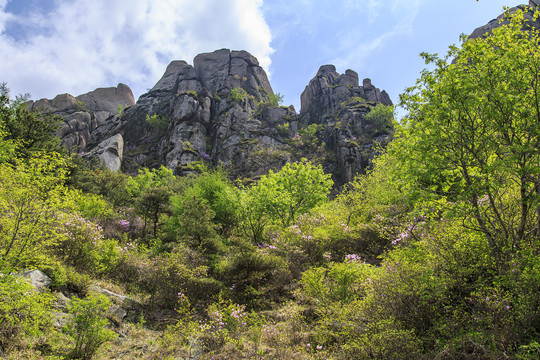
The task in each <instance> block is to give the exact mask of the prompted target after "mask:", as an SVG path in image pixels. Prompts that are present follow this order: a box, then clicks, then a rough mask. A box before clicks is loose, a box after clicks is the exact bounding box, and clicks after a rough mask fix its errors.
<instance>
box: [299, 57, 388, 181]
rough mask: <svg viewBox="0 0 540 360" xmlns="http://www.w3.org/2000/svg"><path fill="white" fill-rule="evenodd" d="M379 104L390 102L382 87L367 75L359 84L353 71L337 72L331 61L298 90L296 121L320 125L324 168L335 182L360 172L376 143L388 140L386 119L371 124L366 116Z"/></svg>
mask: <svg viewBox="0 0 540 360" xmlns="http://www.w3.org/2000/svg"><path fill="white" fill-rule="evenodd" d="M379 104H380V105H386V106H388V105H392V101H391V100H390V97H389V96H388V94H387V93H386V91H384V90H383V91H380V90H379V89H378V88H377V87H375V86H373V84H372V83H371V80H370V79H364V80H363V81H362V85H359V77H358V74H357V73H356V72H355V71H353V70H346V71H345V73H344V74H339V73H338V72H337V71H336V68H335V66H334V65H323V66H321V67H320V68H319V71H318V72H317V74H316V75H315V77H314V78H313V79H312V80H311V81H310V82H309V84H308V86H307V87H306V89H305V90H304V92H303V93H302V96H301V111H300V122H301V123H302V124H307V125H309V124H317V126H319V127H320V132H319V139H320V142H321V143H322V144H324V147H325V148H326V150H327V152H330V155H331V156H328V159H327V160H326V161H325V169H326V171H327V172H330V173H332V174H333V175H334V176H333V177H334V182H335V183H337V184H344V183H347V182H349V181H351V180H352V179H353V178H354V177H355V176H356V175H357V174H359V173H362V172H364V171H365V169H366V168H367V167H368V166H369V165H370V163H371V161H372V159H373V158H374V157H375V156H376V155H377V154H378V150H377V149H378V148H379V146H386V145H387V144H388V142H389V141H390V139H391V136H392V133H393V129H392V124H391V122H390V119H386V120H385V121H383V122H382V123H378V124H375V123H373V121H372V120H370V119H369V117H368V116H367V115H368V114H369V113H370V112H371V111H372V110H373V109H374V108H375V107H377V106H378V105H379Z"/></svg>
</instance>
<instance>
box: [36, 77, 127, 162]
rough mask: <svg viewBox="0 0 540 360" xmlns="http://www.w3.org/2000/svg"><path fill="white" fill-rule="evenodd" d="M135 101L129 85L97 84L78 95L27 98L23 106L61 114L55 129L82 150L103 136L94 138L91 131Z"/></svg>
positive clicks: (65, 142)
mask: <svg viewBox="0 0 540 360" xmlns="http://www.w3.org/2000/svg"><path fill="white" fill-rule="evenodd" d="M134 104H135V99H134V97H133V93H132V92H131V89H130V88H129V87H128V86H127V85H124V84H118V86H117V87H111V88H99V89H96V90H94V91H92V92H89V93H87V94H83V95H79V96H77V97H74V96H72V95H70V94H61V95H58V96H56V97H55V98H54V99H52V100H48V99H41V100H38V101H35V102H34V101H30V102H28V103H27V104H26V106H27V108H28V109H29V110H32V111H40V112H45V113H50V114H54V115H58V116H60V117H62V118H63V119H64V122H63V124H62V126H61V128H60V130H59V131H58V133H57V136H58V137H59V138H60V139H61V140H62V144H63V145H64V146H65V147H66V148H68V149H70V150H72V151H78V152H84V151H85V150H86V148H87V144H89V143H94V142H96V141H97V142H101V141H103V140H105V139H103V138H98V139H97V140H94V139H93V133H94V131H95V130H96V129H97V128H98V127H99V126H100V125H103V124H105V123H111V122H114V121H115V120H114V117H117V116H118V115H119V113H121V112H122V111H123V109H124V108H127V107H129V106H132V105H134Z"/></svg>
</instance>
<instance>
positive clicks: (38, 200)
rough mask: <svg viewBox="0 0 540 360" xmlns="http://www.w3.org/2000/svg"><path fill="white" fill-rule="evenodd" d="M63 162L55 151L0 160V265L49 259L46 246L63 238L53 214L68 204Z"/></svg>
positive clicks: (18, 264)
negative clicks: (13, 160)
mask: <svg viewBox="0 0 540 360" xmlns="http://www.w3.org/2000/svg"><path fill="white" fill-rule="evenodd" d="M66 173H67V168H66V162H65V160H64V159H63V158H61V157H60V156H59V155H58V154H55V153H50V154H42V155H41V156H40V157H36V158H31V159H28V160H25V161H19V162H17V166H16V167H14V166H11V165H8V164H0V252H1V253H0V266H5V267H7V268H13V267H15V268H17V267H23V266H36V265H39V264H44V263H47V262H50V259H49V258H48V257H47V250H48V249H49V248H50V247H51V246H53V245H54V244H56V243H57V242H58V241H59V240H61V239H62V238H63V236H62V234H61V232H60V231H59V230H60V229H59V228H58V227H57V217H56V214H57V212H58V211H60V210H61V209H62V208H63V207H66V206H67V205H68V204H67V203H63V200H65V199H64V194H65V192H66V189H65V187H64V186H63V181H64V179H65V176H66Z"/></svg>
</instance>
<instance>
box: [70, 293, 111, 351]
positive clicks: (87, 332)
mask: <svg viewBox="0 0 540 360" xmlns="http://www.w3.org/2000/svg"><path fill="white" fill-rule="evenodd" d="M109 306H110V301H109V299H107V297H106V296H105V295H102V294H98V295H91V296H89V297H88V298H86V299H77V298H74V299H73V300H72V301H71V305H70V307H69V312H70V314H71V315H72V317H71V318H70V320H69V322H68V324H67V325H66V326H65V330H66V332H67V333H68V335H69V336H70V337H71V338H73V340H74V341H75V347H74V349H73V351H72V352H71V354H70V358H72V359H83V360H90V359H92V358H93V357H94V355H95V353H96V351H97V350H98V349H99V348H100V347H101V345H102V344H104V343H105V342H107V341H110V340H112V339H114V338H115V337H116V334H115V332H114V331H112V330H110V329H108V328H107V324H108V321H107V319H105V315H106V314H107V311H108V309H109Z"/></svg>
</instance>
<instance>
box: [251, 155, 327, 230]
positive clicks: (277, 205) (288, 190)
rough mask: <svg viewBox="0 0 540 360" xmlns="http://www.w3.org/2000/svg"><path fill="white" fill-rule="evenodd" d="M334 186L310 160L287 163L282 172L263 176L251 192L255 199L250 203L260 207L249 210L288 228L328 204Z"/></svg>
mask: <svg viewBox="0 0 540 360" xmlns="http://www.w3.org/2000/svg"><path fill="white" fill-rule="evenodd" d="M332 184H333V182H332V180H331V179H330V175H329V174H325V173H324V172H323V170H322V168H321V167H320V166H318V167H314V166H313V165H311V163H309V162H307V161H305V162H304V161H302V162H295V163H288V164H286V165H285V166H284V167H283V168H282V169H281V170H280V171H279V172H277V173H274V172H273V171H272V170H270V172H269V173H268V175H264V176H262V178H261V180H260V181H259V182H258V183H257V185H255V186H254V187H253V188H252V189H251V191H250V195H251V196H252V197H253V199H254V200H253V201H251V202H248V204H249V205H251V206H256V207H257V206H260V207H261V208H259V210H256V209H250V210H247V211H248V212H252V213H253V214H254V215H255V216H257V217H258V216H259V215H262V211H264V212H265V213H266V214H268V215H269V216H270V218H271V219H272V220H274V221H278V222H280V223H281V224H282V225H283V226H288V225H289V224H291V223H294V222H295V221H296V217H297V216H298V215H301V214H304V213H307V212H309V211H310V210H311V209H313V208H314V207H315V206H317V205H319V204H321V203H323V202H324V201H326V199H327V196H328V192H329V191H330V189H331V187H332ZM261 210H262V211H261Z"/></svg>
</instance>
